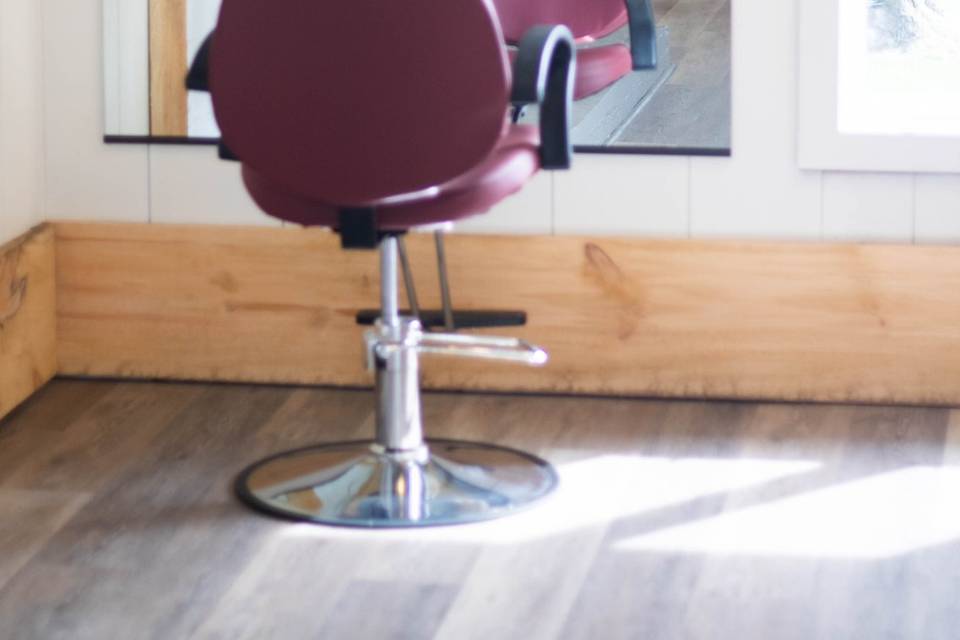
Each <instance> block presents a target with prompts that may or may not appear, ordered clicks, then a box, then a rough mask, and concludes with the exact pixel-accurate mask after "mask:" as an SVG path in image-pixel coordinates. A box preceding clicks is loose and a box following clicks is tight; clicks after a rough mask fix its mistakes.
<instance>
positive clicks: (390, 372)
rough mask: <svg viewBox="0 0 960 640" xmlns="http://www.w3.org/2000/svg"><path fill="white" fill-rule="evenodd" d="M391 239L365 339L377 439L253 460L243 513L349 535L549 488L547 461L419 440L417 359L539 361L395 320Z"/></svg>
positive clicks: (465, 511)
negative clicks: (375, 314) (376, 310)
mask: <svg viewBox="0 0 960 640" xmlns="http://www.w3.org/2000/svg"><path fill="white" fill-rule="evenodd" d="M397 275H398V274H397V239H396V237H393V236H387V237H385V238H384V239H383V240H382V241H381V243H380V278H381V309H382V317H381V318H380V320H379V321H378V322H377V324H376V326H375V328H374V329H372V330H370V331H368V332H367V334H366V336H365V341H366V352H367V363H368V368H370V369H373V370H374V372H375V376H376V397H377V408H376V422H377V432H376V438H375V440H373V441H372V442H346V443H335V444H324V445H318V446H314V447H310V448H307V449H301V450H297V451H291V452H287V453H282V454H280V455H276V456H273V457H271V458H268V459H266V460H263V461H261V462H258V463H256V464H254V465H252V466H251V467H249V468H248V469H246V470H245V471H244V472H243V473H241V475H240V476H239V478H238V479H237V484H236V489H237V493H238V495H239V496H240V497H241V498H242V499H243V500H244V501H245V502H247V503H248V504H250V505H251V506H253V507H255V508H257V509H260V510H262V511H266V512H268V513H270V514H272V515H278V516H282V517H285V518H289V519H292V520H300V521H309V522H318V523H324V524H332V525H345V526H357V527H372V528H377V527H421V526H433V525H446V524H460V523H466V522H474V521H480V520H488V519H492V518H497V517H500V516H503V515H508V514H510V513H513V512H516V511H517V510H520V509H523V508H524V507H526V506H529V505H530V504H531V503H533V502H535V501H536V500H538V499H540V498H542V497H544V496H546V495H547V494H549V493H550V492H551V491H552V490H553V489H554V488H555V487H556V485H557V475H556V472H555V471H554V469H553V468H552V467H551V466H550V465H549V464H548V463H546V462H545V461H543V460H541V459H539V458H537V457H535V456H533V455H530V454H527V453H523V452H520V451H516V450H514V449H508V448H506V447H499V446H495V445H490V444H482V443H476V442H464V441H457V440H424V436H423V426H422V422H421V412H420V382H419V360H420V354H436V355H451V356H463V357H472V358H484V359H493V360H506V361H513V362H518V363H522V364H527V365H534V366H535V365H541V364H544V363H545V362H546V360H547V354H546V353H545V352H544V351H543V350H541V349H539V348H537V347H534V346H532V345H530V344H528V343H526V342H524V341H522V340H517V339H513V338H493V337H478V336H465V335H458V334H439V333H425V332H424V331H423V330H422V327H421V325H420V323H419V321H417V320H416V319H413V318H405V317H401V316H400V315H399V314H398V303H397V298H398V291H397Z"/></svg>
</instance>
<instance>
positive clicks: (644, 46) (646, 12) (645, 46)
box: [625, 0, 657, 69]
mask: <svg viewBox="0 0 960 640" xmlns="http://www.w3.org/2000/svg"><path fill="white" fill-rule="evenodd" d="M625 1H626V4H627V18H628V20H629V26H630V55H631V56H632V57H633V68H634V69H656V68H657V22H656V20H655V19H654V17H653V7H652V6H651V5H650V0H625Z"/></svg>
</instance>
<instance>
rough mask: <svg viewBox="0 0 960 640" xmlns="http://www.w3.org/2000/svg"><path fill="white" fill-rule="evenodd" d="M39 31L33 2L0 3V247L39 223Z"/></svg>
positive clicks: (40, 188)
mask: <svg viewBox="0 0 960 640" xmlns="http://www.w3.org/2000/svg"><path fill="white" fill-rule="evenodd" d="M40 32H41V25H40V11H39V7H38V5H37V3H36V0H0V244H2V243H4V242H6V241H7V240H10V239H12V238H15V237H16V236H18V235H20V234H22V233H23V232H24V231H26V230H27V229H29V228H30V227H31V226H33V225H34V224H36V223H38V222H40V220H41V201H42V194H43V158H42V150H43V118H42V108H41V107H42V103H43V94H42V83H41V74H42V64H41V60H42V58H41V47H40Z"/></svg>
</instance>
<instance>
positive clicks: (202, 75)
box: [187, 31, 213, 91]
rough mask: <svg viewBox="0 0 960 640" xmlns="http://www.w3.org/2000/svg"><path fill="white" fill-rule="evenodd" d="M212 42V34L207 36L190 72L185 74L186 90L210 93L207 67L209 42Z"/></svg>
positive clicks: (208, 63) (208, 62)
mask: <svg viewBox="0 0 960 640" xmlns="http://www.w3.org/2000/svg"><path fill="white" fill-rule="evenodd" d="M211 40H213V32H212V31H211V32H210V35H208V36H207V38H206V40H204V41H203V44H202V45H200V49H198V50H197V55H196V57H195V58H194V59H193V64H191V65H190V71H189V72H188V73H187V89H190V90H191V91H210V82H209V75H208V73H207V72H208V70H209V65H210V42H211Z"/></svg>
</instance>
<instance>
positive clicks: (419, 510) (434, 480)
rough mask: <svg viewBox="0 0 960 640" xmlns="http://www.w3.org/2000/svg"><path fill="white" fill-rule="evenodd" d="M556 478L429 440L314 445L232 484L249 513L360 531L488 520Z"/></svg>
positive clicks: (482, 451)
mask: <svg viewBox="0 0 960 640" xmlns="http://www.w3.org/2000/svg"><path fill="white" fill-rule="evenodd" d="M556 486H557V474H556V472H555V471H554V469H553V467H551V466H550V465H549V464H548V463H547V462H545V461H543V460H541V459H540V458H537V457H536V456H533V455H530V454H527V453H523V452H521V451H516V450H514V449H508V448H505V447H500V446H495V445H488V444H482V443H476V442H462V441H456V440H431V441H429V442H428V443H427V445H426V446H423V447H421V448H420V449H418V450H415V451H407V452H399V453H396V452H388V451H385V450H384V449H383V448H382V447H380V446H379V445H377V444H373V443H370V442H348V443H337V444H329V445H318V446H315V447H310V448H308V449H301V450H298V451H290V452H287V453H282V454H280V455H277V456H274V457H271V458H268V459H266V460H263V461H261V462H258V463H256V464H254V465H253V466H251V467H249V468H247V469H246V470H245V471H244V472H243V473H241V474H240V476H239V477H238V478H237V482H236V491H237V495H238V496H239V497H240V498H241V499H242V500H243V501H244V502H246V503H247V504H249V505H250V506H252V507H253V508H255V509H257V510H260V511H264V512H266V513H268V514H271V515H274V516H280V517H283V518H286V519H290V520H296V521H304V522H314V523H321V524H329V525H343V526H351V527H368V528H395V527H430V526H439V525H454V524H463V523H468V522H477V521H481V520H490V519H493V518H499V517H501V516H505V515H509V514H511V513H515V512H517V511H519V510H521V509H523V508H525V507H528V506H530V505H531V504H532V503H533V502H535V501H537V500H539V499H540V498H543V497H544V496H546V495H547V494H549V493H550V492H551V491H553V489H554V488H555V487H556Z"/></svg>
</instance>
